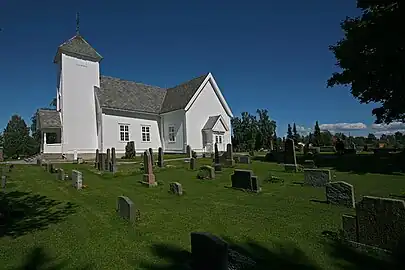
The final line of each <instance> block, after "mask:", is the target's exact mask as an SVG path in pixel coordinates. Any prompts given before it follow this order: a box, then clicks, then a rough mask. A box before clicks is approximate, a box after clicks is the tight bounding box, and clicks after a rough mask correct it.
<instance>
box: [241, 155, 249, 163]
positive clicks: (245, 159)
mask: <svg viewBox="0 0 405 270" xmlns="http://www.w3.org/2000/svg"><path fill="white" fill-rule="evenodd" d="M239 163H241V164H250V156H248V155H243V156H239Z"/></svg>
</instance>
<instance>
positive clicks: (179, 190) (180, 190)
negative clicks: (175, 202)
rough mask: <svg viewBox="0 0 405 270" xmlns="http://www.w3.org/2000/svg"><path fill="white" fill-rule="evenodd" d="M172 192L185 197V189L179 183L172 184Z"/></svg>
mask: <svg viewBox="0 0 405 270" xmlns="http://www.w3.org/2000/svg"><path fill="white" fill-rule="evenodd" d="M170 192H171V193H173V194H176V195H179V196H180V195H183V187H182V186H181V184H180V183H178V182H173V183H170Z"/></svg>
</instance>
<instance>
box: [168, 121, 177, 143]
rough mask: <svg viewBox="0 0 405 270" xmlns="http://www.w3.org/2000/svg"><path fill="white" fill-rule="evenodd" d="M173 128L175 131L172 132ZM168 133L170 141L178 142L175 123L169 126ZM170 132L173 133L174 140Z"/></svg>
mask: <svg viewBox="0 0 405 270" xmlns="http://www.w3.org/2000/svg"><path fill="white" fill-rule="evenodd" d="M171 128H173V132H170V129H171ZM167 129H168V132H167V133H168V134H169V143H175V142H176V127H175V126H174V125H169V126H168V128H167ZM170 133H172V135H173V138H174V140H170Z"/></svg>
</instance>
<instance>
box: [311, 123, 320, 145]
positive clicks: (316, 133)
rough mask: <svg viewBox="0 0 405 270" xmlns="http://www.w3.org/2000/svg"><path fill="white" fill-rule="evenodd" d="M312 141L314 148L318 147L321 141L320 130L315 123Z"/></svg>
mask: <svg viewBox="0 0 405 270" xmlns="http://www.w3.org/2000/svg"><path fill="white" fill-rule="evenodd" d="M313 139H314V141H313V144H314V145H315V146H320V145H321V141H322V135H321V129H320V128H319V123H318V121H316V123H315V128H314V138H313Z"/></svg>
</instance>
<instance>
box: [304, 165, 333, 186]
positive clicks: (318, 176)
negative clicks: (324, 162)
mask: <svg viewBox="0 0 405 270" xmlns="http://www.w3.org/2000/svg"><path fill="white" fill-rule="evenodd" d="M330 181H331V173H330V170H326V169H304V184H305V185H309V186H313V187H324V186H325V185H326V184H327V183H329V182H330Z"/></svg>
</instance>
